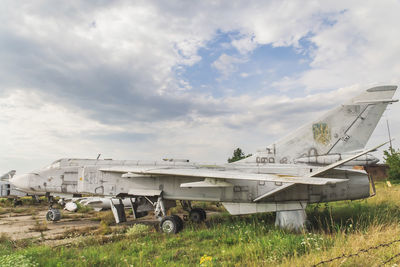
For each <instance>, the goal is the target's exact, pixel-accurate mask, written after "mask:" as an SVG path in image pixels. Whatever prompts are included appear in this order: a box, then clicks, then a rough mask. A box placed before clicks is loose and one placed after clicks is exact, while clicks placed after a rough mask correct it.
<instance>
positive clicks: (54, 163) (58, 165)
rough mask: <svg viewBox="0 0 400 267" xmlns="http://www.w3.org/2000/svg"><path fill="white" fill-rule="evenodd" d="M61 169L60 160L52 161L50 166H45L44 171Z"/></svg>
mask: <svg viewBox="0 0 400 267" xmlns="http://www.w3.org/2000/svg"><path fill="white" fill-rule="evenodd" d="M60 167H61V159H59V160H56V161H54V162H53V163H51V164H50V165H48V166H46V167H45V169H47V170H49V169H58V168H60Z"/></svg>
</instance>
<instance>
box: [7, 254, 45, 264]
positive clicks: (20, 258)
mask: <svg viewBox="0 0 400 267" xmlns="http://www.w3.org/2000/svg"><path fill="white" fill-rule="evenodd" d="M0 266H2V267H14V266H19V267H34V266H39V265H38V264H37V263H36V262H35V261H33V260H32V259H31V258H30V257H27V256H24V255H18V254H11V255H4V256H0Z"/></svg>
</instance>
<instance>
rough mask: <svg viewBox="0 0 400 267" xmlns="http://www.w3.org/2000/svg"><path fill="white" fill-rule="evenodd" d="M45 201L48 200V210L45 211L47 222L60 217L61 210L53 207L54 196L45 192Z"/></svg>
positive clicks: (57, 219) (54, 220)
mask: <svg viewBox="0 0 400 267" xmlns="http://www.w3.org/2000/svg"><path fill="white" fill-rule="evenodd" d="M46 197H47V201H48V202H49V204H50V205H49V211H48V212H47V213H46V220H47V221H49V222H56V221H59V220H60V219H61V212H60V210H58V209H55V208H53V204H54V198H53V196H50V194H49V193H46Z"/></svg>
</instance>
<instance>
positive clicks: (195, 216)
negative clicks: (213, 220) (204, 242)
mask: <svg viewBox="0 0 400 267" xmlns="http://www.w3.org/2000/svg"><path fill="white" fill-rule="evenodd" d="M205 216H206V215H205V211H204V210H203V209H201V208H194V209H192V210H191V211H190V213H189V219H190V220H191V221H192V222H195V223H201V222H203V221H204V220H205V219H206V218H205Z"/></svg>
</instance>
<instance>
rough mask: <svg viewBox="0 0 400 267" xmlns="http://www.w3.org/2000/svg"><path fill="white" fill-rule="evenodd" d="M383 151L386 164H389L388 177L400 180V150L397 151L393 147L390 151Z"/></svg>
mask: <svg viewBox="0 0 400 267" xmlns="http://www.w3.org/2000/svg"><path fill="white" fill-rule="evenodd" d="M383 153H384V155H385V156H384V159H385V161H386V164H387V165H388V166H389V171H388V179H389V180H397V181H398V180H400V150H398V151H395V150H394V149H392V148H391V149H390V150H389V151H387V150H385V151H384V152H383Z"/></svg>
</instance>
